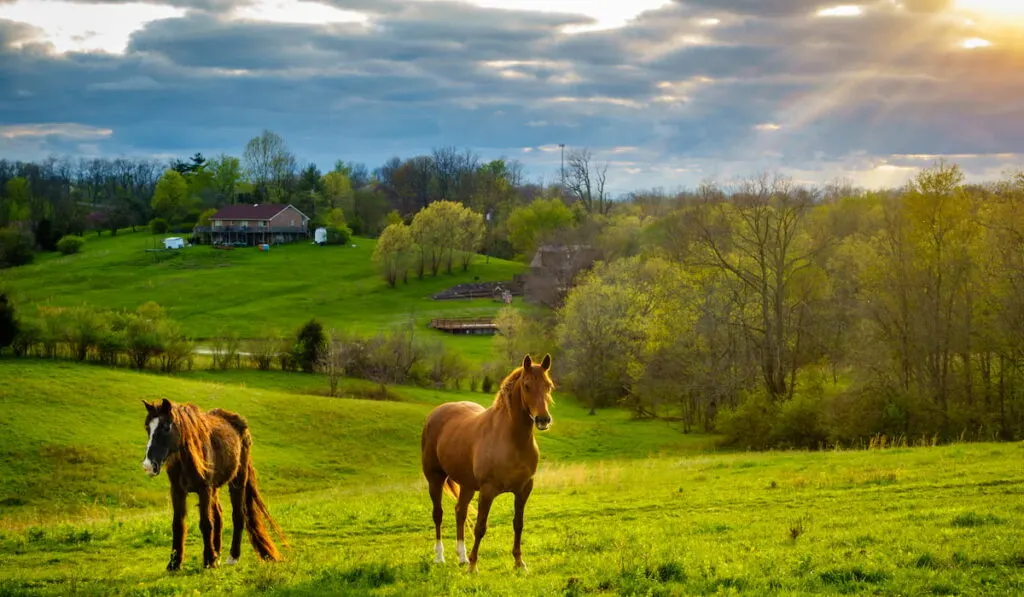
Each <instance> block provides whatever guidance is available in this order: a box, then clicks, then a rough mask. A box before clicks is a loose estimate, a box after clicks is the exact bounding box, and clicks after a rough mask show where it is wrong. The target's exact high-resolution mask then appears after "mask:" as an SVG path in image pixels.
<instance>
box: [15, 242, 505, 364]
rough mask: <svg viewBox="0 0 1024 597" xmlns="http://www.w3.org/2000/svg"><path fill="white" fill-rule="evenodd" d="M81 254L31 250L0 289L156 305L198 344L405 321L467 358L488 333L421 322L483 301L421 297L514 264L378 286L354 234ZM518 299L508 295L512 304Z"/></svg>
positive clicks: (31, 301)
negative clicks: (30, 259) (315, 322)
mask: <svg viewBox="0 0 1024 597" xmlns="http://www.w3.org/2000/svg"><path fill="white" fill-rule="evenodd" d="M87 238H88V240H87V242H86V244H85V247H84V249H83V252H82V253H81V254H78V255H70V256H61V255H59V254H56V253H48V254H41V255H39V256H37V259H36V263H34V264H32V265H29V266H25V267H19V268H12V269H8V270H0V288H3V289H7V290H8V291H9V292H10V293H11V294H12V296H13V297H14V299H15V300H16V301H17V304H18V305H20V306H22V307H23V308H25V307H31V306H32V305H35V304H51V305H58V306H70V305H81V304H83V303H84V304H87V305H91V306H95V307H102V308H116V309H120V308H125V309H134V308H136V307H138V306H139V305H141V304H142V303H144V302H146V301H156V302H157V303H159V304H161V305H163V306H164V307H166V308H167V309H168V313H169V315H170V316H171V317H173V318H174V319H176V320H177V321H179V322H181V324H182V325H183V326H184V330H185V332H186V333H187V334H189V335H191V336H192V337H193V338H197V339H200V340H203V339H209V338H213V337H217V336H221V335H223V334H224V333H226V332H228V331H234V332H237V333H238V334H239V335H241V336H242V337H245V338H254V337H265V336H267V335H269V334H270V333H271V332H272V331H281V332H287V333H293V332H294V331H295V330H296V329H298V327H299V326H300V325H302V323H303V322H305V321H306V320H308V319H309V318H310V317H316V318H317V319H319V320H320V321H322V322H323V323H324V325H325V326H326V327H328V328H331V327H335V328H337V329H339V330H341V329H346V330H352V331H356V332H361V333H374V332H377V331H382V330H386V329H389V328H391V327H393V326H395V325H398V324H402V323H406V322H408V321H410V320H414V321H415V322H416V324H417V326H418V329H419V330H422V333H423V334H427V335H429V336H430V337H436V338H439V339H441V340H442V341H444V342H445V343H446V345H448V346H452V347H454V348H456V349H458V350H459V351H461V352H463V353H464V354H465V355H466V356H467V357H469V358H470V359H471V360H472V361H474V362H480V361H483V360H485V359H487V358H489V356H490V354H491V342H490V338H488V337H457V338H453V337H451V336H450V335H448V334H444V333H441V332H436V331H434V330H429V329H427V328H426V325H427V323H429V321H430V320H431V319H433V318H437V317H479V316H487V315H492V314H494V313H496V312H497V311H498V309H499V307H500V304H499V303H497V302H495V301H493V300H490V299H480V300H472V301H435V300H433V299H431V298H430V297H431V295H433V294H435V293H437V292H440V291H442V290H444V289H446V288H448V287H450V286H453V285H455V284H459V283H462V282H471V281H473V280H474V278H475V277H479V279H480V280H481V281H502V280H510V279H512V276H513V275H514V274H517V273H521V272H523V271H524V269H525V266H524V265H522V264H520V263H515V262H510V261H503V260H500V259H490V260H489V262H488V260H487V259H485V258H484V257H482V256H476V257H475V258H474V261H473V263H472V264H471V266H470V269H469V271H468V272H462V271H457V272H455V273H453V274H452V275H448V274H445V273H443V272H442V273H441V274H439V275H438V276H437V277H436V278H433V277H430V276H429V275H428V276H427V277H426V278H425V279H424V280H417V279H415V278H413V279H411V280H410V281H409V284H399V285H398V287H397V288H394V289H392V288H388V287H387V285H386V284H385V283H384V281H383V280H382V279H381V278H380V277H379V276H378V275H377V273H376V272H375V270H374V268H373V264H372V262H371V260H370V257H371V255H372V254H373V247H374V243H375V241H374V240H373V239H365V238H355V239H353V241H352V244H354V245H356V246H355V247H352V246H345V247H318V246H315V245H312V244H310V243H295V244H289V245H280V246H274V247H271V250H270V251H269V252H265V253H264V252H260V251H257V250H256V248H253V247H250V248H241V249H235V250H232V251H223V250H216V249H213V248H211V247H208V246H198V247H192V248H188V249H183V250H181V251H180V252H173V253H147V252H146V249H148V248H152V247H153V246H154V244H155V243H158V242H159V240H160V239H162V238H163V236H153V235H150V234H149V233H148V232H136V233H131V232H130V231H122V232H121V233H119V234H118V235H117V236H116V237H110V236H103V237H96V236H88V237H87ZM517 302H518V301H517Z"/></svg>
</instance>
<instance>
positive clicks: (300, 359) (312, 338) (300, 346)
mask: <svg viewBox="0 0 1024 597" xmlns="http://www.w3.org/2000/svg"><path fill="white" fill-rule="evenodd" d="M326 342H327V336H326V335H325V334H324V326H323V324H321V323H320V322H319V321H317V320H315V319H310V320H309V321H307V322H306V323H305V324H304V325H303V326H302V328H301V329H300V330H299V334H298V337H297V338H296V339H295V350H294V351H293V354H294V357H295V361H296V364H297V365H298V366H299V367H300V368H301V369H302V370H303V371H304V372H306V373H312V372H313V371H314V370H315V369H316V364H317V363H318V362H319V361H320V357H321V356H322V355H323V351H324V344H325V343H326Z"/></svg>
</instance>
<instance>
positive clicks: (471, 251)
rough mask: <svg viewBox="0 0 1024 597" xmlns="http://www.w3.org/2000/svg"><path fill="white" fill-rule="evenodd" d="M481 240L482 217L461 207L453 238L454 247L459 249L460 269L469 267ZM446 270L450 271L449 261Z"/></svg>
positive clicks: (482, 236)
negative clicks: (454, 237)
mask: <svg viewBox="0 0 1024 597" xmlns="http://www.w3.org/2000/svg"><path fill="white" fill-rule="evenodd" d="M483 240H484V217H483V216H482V215H480V214H479V213H477V212H475V211H473V210H471V209H469V208H468V207H463V208H462V213H461V214H459V225H458V230H457V232H456V239H455V247H456V248H457V249H458V250H459V255H460V257H461V260H462V271H466V270H468V269H469V264H470V262H471V261H472V260H473V255H476V252H477V250H479V248H480V244H481V243H482V242H483ZM448 271H449V272H451V263H450V262H449V264H448Z"/></svg>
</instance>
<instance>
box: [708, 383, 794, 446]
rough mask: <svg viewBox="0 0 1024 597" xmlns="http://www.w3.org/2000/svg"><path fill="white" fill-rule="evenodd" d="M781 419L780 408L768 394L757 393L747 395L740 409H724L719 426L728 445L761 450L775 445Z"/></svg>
mask: <svg viewBox="0 0 1024 597" xmlns="http://www.w3.org/2000/svg"><path fill="white" fill-rule="evenodd" d="M778 418H779V407H778V406H777V405H776V404H775V403H773V402H772V400H771V398H769V397H768V395H767V393H766V392H765V391H764V390H756V391H752V392H747V393H745V395H744V396H743V397H742V398H741V399H740V403H739V405H737V406H735V407H729V408H724V409H722V411H721V412H720V413H719V415H718V422H717V425H716V426H717V427H718V430H719V431H721V432H722V434H723V435H724V436H725V443H726V444H727V445H732V446H736V447H742V448H751V449H755V450H761V449H764V448H767V447H769V446H770V445H771V442H772V439H773V437H772V436H773V432H774V430H775V427H776V423H777V421H778Z"/></svg>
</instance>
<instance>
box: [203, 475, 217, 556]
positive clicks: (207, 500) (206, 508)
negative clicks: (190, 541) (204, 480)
mask: <svg viewBox="0 0 1024 597" xmlns="http://www.w3.org/2000/svg"><path fill="white" fill-rule="evenodd" d="M213 502H214V497H213V489H212V488H210V487H204V488H203V489H201V490H199V530H200V531H202V533H203V567H204V568H216V567H217V550H216V549H215V548H214V541H213V520H214V519H213V516H214V514H213Z"/></svg>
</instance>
